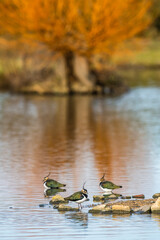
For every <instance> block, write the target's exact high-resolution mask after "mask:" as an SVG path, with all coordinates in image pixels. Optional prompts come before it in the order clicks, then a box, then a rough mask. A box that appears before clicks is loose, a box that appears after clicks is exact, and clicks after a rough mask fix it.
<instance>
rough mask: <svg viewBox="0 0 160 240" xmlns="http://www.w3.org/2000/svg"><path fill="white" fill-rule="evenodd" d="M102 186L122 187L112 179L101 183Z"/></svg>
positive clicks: (110, 187)
mask: <svg viewBox="0 0 160 240" xmlns="http://www.w3.org/2000/svg"><path fill="white" fill-rule="evenodd" d="M101 186H102V187H103V188H108V189H116V188H121V187H122V186H118V185H116V184H114V183H112V182H110V181H105V182H102V183H101Z"/></svg>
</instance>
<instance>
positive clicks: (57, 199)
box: [49, 195, 68, 204]
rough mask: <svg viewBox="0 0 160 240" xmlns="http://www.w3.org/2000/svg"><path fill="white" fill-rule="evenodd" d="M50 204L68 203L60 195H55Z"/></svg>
mask: <svg viewBox="0 0 160 240" xmlns="http://www.w3.org/2000/svg"><path fill="white" fill-rule="evenodd" d="M49 203H50V204H60V203H68V201H66V200H65V199H64V198H63V197H62V196H61V195H55V196H53V197H52V199H51V201H50V202H49Z"/></svg>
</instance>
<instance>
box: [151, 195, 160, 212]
mask: <svg viewBox="0 0 160 240" xmlns="http://www.w3.org/2000/svg"><path fill="white" fill-rule="evenodd" d="M151 212H152V213H160V197H159V198H158V199H157V201H156V202H155V203H153V204H152V206H151Z"/></svg>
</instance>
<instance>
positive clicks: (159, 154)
mask: <svg viewBox="0 0 160 240" xmlns="http://www.w3.org/2000/svg"><path fill="white" fill-rule="evenodd" d="M49 172H51V178H54V179H56V180H58V181H60V182H62V183H65V184H67V187H66V191H65V192H61V193H60V194H61V195H62V196H63V197H65V196H68V195H69V194H71V193H73V192H75V191H77V190H80V189H81V188H82V185H83V182H84V181H87V182H86V185H85V187H86V188H87V189H88V192H89V198H90V202H85V203H83V206H84V207H83V209H82V212H79V213H73V212H72V213H71V212H67V213H59V212H58V211H57V210H56V209H53V208H52V207H51V206H49V205H48V203H49V201H50V199H51V197H46V196H45V193H44V187H43V183H42V180H43V178H44V176H46V175H47V174H48V173H49ZM104 172H105V173H106V178H107V179H108V180H110V181H113V182H115V183H117V184H120V185H122V186H123V188H122V189H120V190H117V191H115V192H117V193H121V194H123V195H133V194H144V195H145V197H146V198H150V197H152V195H153V194H154V193H156V192H160V184H159V183H160V88H156V87H145V88H143V87H138V88H136V87H135V88H133V89H132V90H131V91H130V92H128V93H126V94H124V95H123V96H121V97H117V98H105V97H100V96H72V97H65V96H63V97H55V96H54V97H53V96H47V97H44V96H21V95H10V94H8V93H1V94H0V176H1V185H0V189H1V191H0V239H3V240H17V239H23V240H24V239H33V240H35V239H38V240H44V239H45V240H51V239H65V240H66V239H70V240H72V239H76V238H77V239H111V240H112V239H113V240H114V239H116V240H117V239H118V240H121V239H130V240H132V239H134V240H135V239H142V240H146V239H148V240H149V239H151V238H154V239H159V237H160V216H158V215H123V216H116V215H113V216H112V215H108V216H94V215H91V214H88V207H87V205H88V204H91V203H93V201H92V199H93V195H96V194H102V191H101V189H100V188H99V179H100V178H101V176H102V175H103V173H104ZM40 204H46V205H45V207H43V208H42V207H39V205H40ZM71 206H76V203H71Z"/></svg>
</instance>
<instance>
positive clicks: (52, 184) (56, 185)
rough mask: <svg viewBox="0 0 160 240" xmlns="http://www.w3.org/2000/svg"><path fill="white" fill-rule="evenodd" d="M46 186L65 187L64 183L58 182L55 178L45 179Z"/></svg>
mask: <svg viewBox="0 0 160 240" xmlns="http://www.w3.org/2000/svg"><path fill="white" fill-rule="evenodd" d="M46 186H47V187H49V188H59V187H65V186H66V185H65V184H62V183H59V182H57V181H56V180H53V179H48V180H47V181H46Z"/></svg>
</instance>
